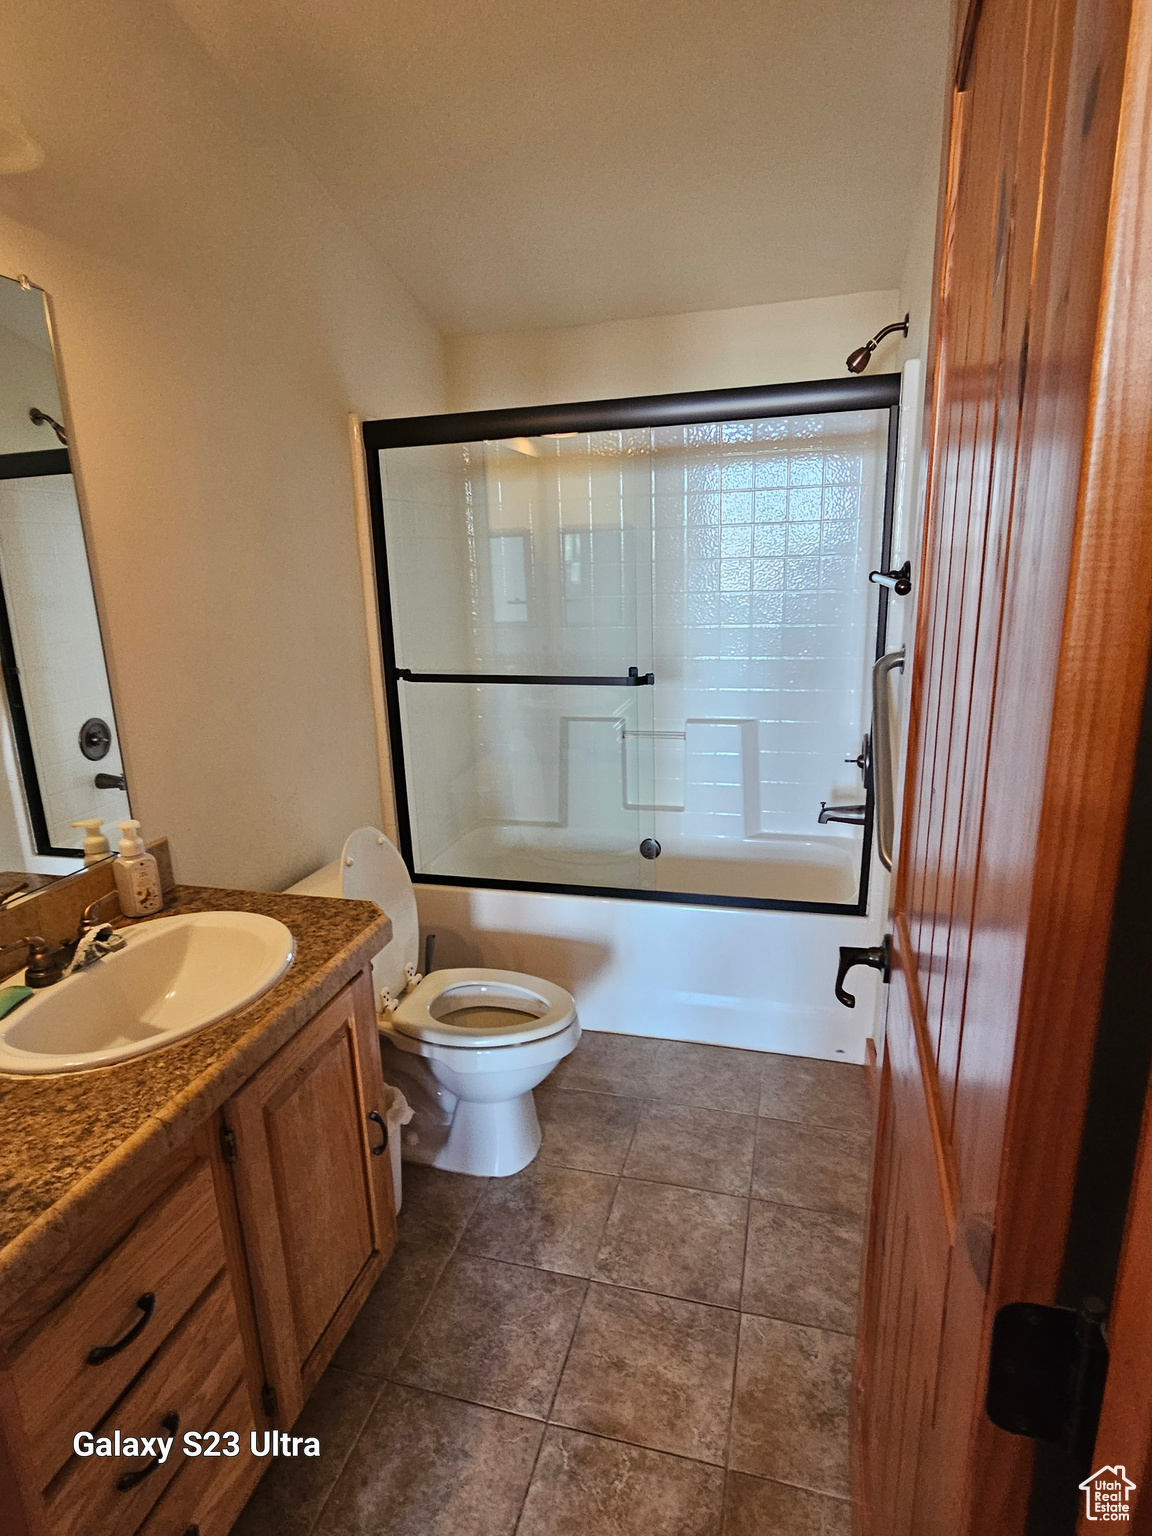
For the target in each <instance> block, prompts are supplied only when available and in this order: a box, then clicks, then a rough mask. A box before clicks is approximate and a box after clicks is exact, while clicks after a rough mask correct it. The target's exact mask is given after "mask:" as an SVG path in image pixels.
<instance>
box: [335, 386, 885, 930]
mask: <svg viewBox="0 0 1152 1536" xmlns="http://www.w3.org/2000/svg"><path fill="white" fill-rule="evenodd" d="M899 382H900V381H899V376H898V375H881V376H877V377H874V378H858V379H857V378H854V379H846V380H834V381H832V380H830V381H823V382H816V383H810V384H799V385H781V386H773V387H769V388H763V389H740V390H729V391H724V392H706V393H697V394H688V395H674V396H654V397H648V398H644V399H632V400H623V401H593V402H589V403H585V404H580V405H562V406H551V407H545V408H541V409H530V410H508V411H497V412H473V413H467V414H459V415H443V416H427V417H415V418H409V419H406V420H394V421H375V422H366V423H365V425H364V441H365V447H366V450H367V467H368V483H369V494H370V501H371V509H372V520H373V534H374V542H375V565H376V577H377V584H378V596H379V605H380V625H381V634H382V637H383V647H384V666H385V686H386V690H387V695H388V700H387V702H388V715H389V725H390V731H391V744H392V760H393V771H394V776H395V783H396V792H397V812H398V828H399V836H400V844H401V852H402V853H403V856H404V858H405V860H406V861H407V863H408V867H409V869H410V871H411V873H412V876H413V878H414V879H415V880H417V881H420V882H422V883H425V884H433V885H435V884H443V885H466V886H473V887H475V886H480V887H483V886H495V887H506V888H512V889H517V890H542V891H563V892H567V893H570V894H587V895H596V896H608V895H618V896H628V897H633V898H639V899H641V900H661V901H672V902H691V903H703V904H709V905H726V906H747V907H767V908H786V909H795V910H801V911H819V912H834V913H841V914H860V913H863V912H864V911H865V910H866V904H867V884H868V869H869V863H870V857H869V855H870V847H871V811H872V791H871V780H870V774H869V771H868V770H869V744H868V731H869V715H870V708H871V697H870V670H871V666H872V662H873V660H874V658H875V657H876V656H877V655H879V654H880V653H881V652H882V650H883V644H884V629H885V619H886V614H887V602H888V591H887V589H886V588H885V587H883V586H878V585H875V584H872V583H871V582H870V581H869V573H870V571H874V570H877V569H879V570H881V571H883V570H885V569H886V568H887V566H888V564H889V545H890V537H891V521H892V515H891V514H892V499H893V485H894V478H895V476H894V462H895V450H896V433H897V412H898V401H899ZM829 814H831V815H832V816H833V817H834V818H836V819H833V820H828V819H827V817H828V816H829Z"/></svg>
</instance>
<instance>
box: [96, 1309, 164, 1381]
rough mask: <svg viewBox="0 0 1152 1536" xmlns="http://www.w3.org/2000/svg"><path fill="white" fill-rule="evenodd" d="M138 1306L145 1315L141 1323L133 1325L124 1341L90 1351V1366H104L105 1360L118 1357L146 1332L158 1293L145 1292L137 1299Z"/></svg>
mask: <svg viewBox="0 0 1152 1536" xmlns="http://www.w3.org/2000/svg"><path fill="white" fill-rule="evenodd" d="M136 1305H137V1306H138V1307H139V1308H140V1310H141V1312H142V1313H143V1314H144V1316H143V1317H142V1318H140V1320H139V1322H136V1323H133V1325H132V1327H131V1328H129V1330H128V1332H127V1333H126V1334H125V1335H124V1337H123V1338H122V1339H117V1340H116V1342H115V1344H97V1345H96V1347H95V1349H90V1350H89V1351H88V1364H89V1365H103V1363H104V1361H105V1360H111V1358H112V1356H113V1355H118V1354H119V1353H120V1351H121V1350H122V1349H127V1348H128V1346H129V1344H131V1343H132V1342H133V1340H135V1339H138V1338H139V1337H140V1335H141V1334H142V1333H143V1332H144V1330H145V1328H146V1327H147V1326H148V1324H149V1322H150V1321H151V1319H152V1314H153V1312H155V1310H156V1292H155V1291H145V1292H144V1294H143V1296H138V1297H137V1298H136Z"/></svg>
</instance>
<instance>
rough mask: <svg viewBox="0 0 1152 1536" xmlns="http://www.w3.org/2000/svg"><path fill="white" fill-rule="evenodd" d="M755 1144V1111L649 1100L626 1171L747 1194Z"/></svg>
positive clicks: (636, 1175)
mask: <svg viewBox="0 0 1152 1536" xmlns="http://www.w3.org/2000/svg"><path fill="white" fill-rule="evenodd" d="M755 1148H756V1117H755V1116H754V1115H735V1114H728V1113H726V1112H724V1111H722V1110H703V1111H702V1110H699V1109H681V1108H679V1107H677V1106H675V1105H665V1104H649V1105H648V1106H647V1107H646V1109H645V1113H644V1115H643V1117H642V1119H641V1121H640V1124H639V1125H638V1126H637V1127H636V1134H635V1136H634V1137H633V1138H632V1146H631V1149H630V1151H629V1153H628V1159H627V1161H626V1162H625V1164H624V1172H625V1173H626V1174H627V1175H628V1177H629V1178H632V1179H655V1180H656V1181H657V1182H659V1183H661V1184H683V1185H684V1186H685V1187H686V1188H689V1189H715V1190H718V1191H719V1192H720V1193H721V1194H726V1195H746V1194H747V1193H748V1186H749V1184H750V1183H751V1181H752V1156H753V1153H754V1151H755Z"/></svg>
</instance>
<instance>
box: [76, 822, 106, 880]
mask: <svg viewBox="0 0 1152 1536" xmlns="http://www.w3.org/2000/svg"><path fill="white" fill-rule="evenodd" d="M72 825H73V826H74V827H83V828H84V866H85V868H87V867H88V865H89V864H99V863H101V862H102V861H103V860H104V859H106V858H107V857H108V855H109V854H110V853H111V852H112V850H111V848H109V846H108V839H107V838H106V837H105V836H104V823H103V821H101V819H100V817H99V816H89V817H88V819H87V820H86V821H74V822H73V823H72Z"/></svg>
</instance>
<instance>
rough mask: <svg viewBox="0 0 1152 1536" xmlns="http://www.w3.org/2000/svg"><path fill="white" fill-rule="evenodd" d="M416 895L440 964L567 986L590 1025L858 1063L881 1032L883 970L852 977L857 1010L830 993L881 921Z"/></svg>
mask: <svg viewBox="0 0 1152 1536" xmlns="http://www.w3.org/2000/svg"><path fill="white" fill-rule="evenodd" d="M729 873H730V872H729ZM521 878H523V877H521ZM551 878H553V879H555V878H556V877H555V876H552V877H551ZM570 878H571V877H570ZM813 878H814V880H815V881H816V883H817V884H818V883H819V880H820V879H823V878H824V875H822V874H819V873H817V874H816V875H814V877H813ZM571 883H576V882H575V881H574V880H573V881H571ZM790 894H794V893H790ZM416 899H417V904H418V906H419V909H420V920H421V928H422V930H423V931H424V932H425V933H427V932H432V933H435V934H436V949H435V959H434V964H435V965H436V966H437V967H440V966H453V965H465V964H479V965H485V966H495V967H499V968H502V969H507V970H516V971H527V972H528V973H530V974H533V975H537V976H544V977H547V978H548V979H549V980H551V981H555V982H559V983H560V985H561V986H564V987H567V988H568V990H569V991H570V992H572V994H573V995H574V997H575V998H576V1004H577V1008H578V1010H579V1014H580V1022H581V1024H582V1025H583V1027H584V1028H585V1029H593V1030H597V1029H599V1030H610V1031H615V1032H617V1033H622V1034H634V1035H651V1036H656V1037H660V1038H664V1039H672V1040H697V1041H702V1042H704V1043H706V1044H711V1045H729V1046H737V1047H743V1048H745V1049H750V1050H759V1051H779V1052H782V1053H784V1054H787V1055H795V1056H815V1057H824V1058H827V1059H830V1060H834V1061H854V1062H861V1061H863V1060H864V1050H865V1041H866V1040H867V1039H868V1038H869V1037H870V1036H871V1035H872V1033H873V1027H874V1023H875V1020H876V1011H877V1003H878V1000H879V998H880V996H881V993H882V987H881V983H880V979H879V977H878V975H877V973H876V972H875V971H870V970H865V969H857V970H854V971H853V972H852V975H851V977H850V978H849V981H848V989H849V991H851V992H853V993H855V995H856V999H857V1006H856V1007H855V1008H854V1009H847V1008H844V1007H843V1006H842V1005H841V1004H839V1003H838V1002H837V1001H836V999H835V997H834V996H833V992H832V988H833V983H834V981H835V977H836V965H837V960H838V953H839V946H840V945H841V944H859V945H864V944H875V943H878V942H879V939H880V937H881V934H882V932H883V928H882V923H881V921H880V920H879V919H877V918H875V917H871V916H870V917H840V916H829V915H826V914H819V913H807V912H772V911H756V910H751V909H748V908H733V907H707V906H687V905H681V904H673V903H668V902H659V901H637V900H626V899H617V898H608V897H589V896H567V895H558V894H553V893H536V892H531V891H508V890H489V889H479V888H475V887H465V886H447V885H420V884H418V885H417V886H416ZM806 899H809V900H826V899H828V898H827V897H820V896H814V897H808V898H806ZM833 899H835V898H833ZM840 899H843V898H840Z"/></svg>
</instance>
